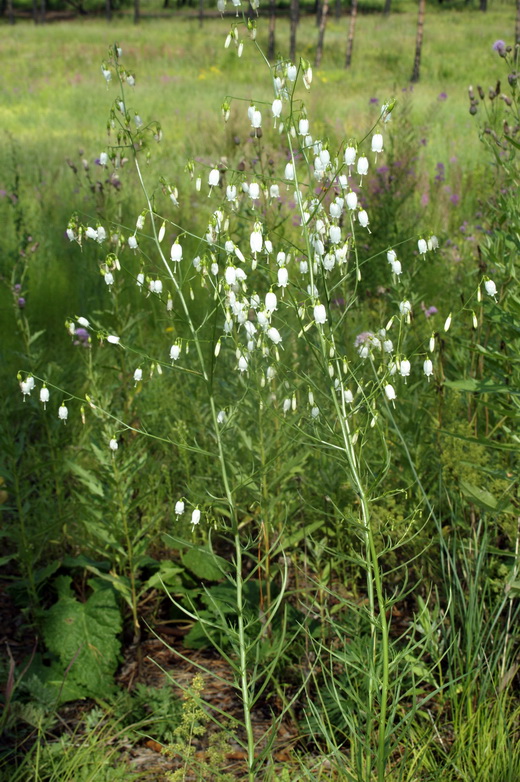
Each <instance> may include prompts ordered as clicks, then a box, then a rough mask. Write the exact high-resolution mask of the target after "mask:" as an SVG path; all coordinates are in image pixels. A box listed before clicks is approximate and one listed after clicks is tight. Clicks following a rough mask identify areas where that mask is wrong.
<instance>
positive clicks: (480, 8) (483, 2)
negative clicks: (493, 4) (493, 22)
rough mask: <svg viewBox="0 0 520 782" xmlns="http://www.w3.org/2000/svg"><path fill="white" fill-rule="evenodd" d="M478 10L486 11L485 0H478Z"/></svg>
mask: <svg viewBox="0 0 520 782" xmlns="http://www.w3.org/2000/svg"><path fill="white" fill-rule="evenodd" d="M479 10H480V11H487V0H480V6H479Z"/></svg>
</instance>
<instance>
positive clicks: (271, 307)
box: [265, 291, 278, 313]
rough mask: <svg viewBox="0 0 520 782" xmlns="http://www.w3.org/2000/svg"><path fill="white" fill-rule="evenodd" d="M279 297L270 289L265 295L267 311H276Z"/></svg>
mask: <svg viewBox="0 0 520 782" xmlns="http://www.w3.org/2000/svg"><path fill="white" fill-rule="evenodd" d="M277 304H278V299H277V297H276V293H274V292H273V291H268V293H266V295H265V308H266V310H267V312H269V313H270V312H274V311H275V310H276V309H277Z"/></svg>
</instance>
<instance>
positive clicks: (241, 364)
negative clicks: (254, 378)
mask: <svg viewBox="0 0 520 782" xmlns="http://www.w3.org/2000/svg"><path fill="white" fill-rule="evenodd" d="M238 369H239V370H240V372H247V358H246V356H243V355H241V356H240V358H239V359H238Z"/></svg>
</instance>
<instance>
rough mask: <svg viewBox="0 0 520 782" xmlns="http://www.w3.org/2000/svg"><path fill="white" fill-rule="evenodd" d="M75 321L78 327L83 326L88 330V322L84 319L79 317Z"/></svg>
mask: <svg viewBox="0 0 520 782" xmlns="http://www.w3.org/2000/svg"><path fill="white" fill-rule="evenodd" d="M77 321H78V323H79V325H80V326H83V328H84V329H88V328H89V326H90V323H89V322H88V320H87V319H86V318H83V317H79V318H77Z"/></svg>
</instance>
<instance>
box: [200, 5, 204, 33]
mask: <svg viewBox="0 0 520 782" xmlns="http://www.w3.org/2000/svg"><path fill="white" fill-rule="evenodd" d="M203 24H204V0H199V27H202V25H203Z"/></svg>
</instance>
